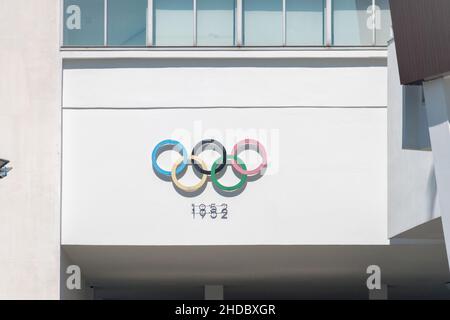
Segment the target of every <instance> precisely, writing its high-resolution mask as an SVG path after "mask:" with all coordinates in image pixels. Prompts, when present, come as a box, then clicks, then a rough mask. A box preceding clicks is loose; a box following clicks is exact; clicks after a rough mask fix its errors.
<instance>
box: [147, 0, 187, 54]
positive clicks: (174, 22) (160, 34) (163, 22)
mask: <svg viewBox="0 0 450 320" xmlns="http://www.w3.org/2000/svg"><path fill="white" fill-rule="evenodd" d="M193 9H194V7H193V0H153V10H154V13H153V19H154V20H153V37H154V44H155V45H156V46H192V45H193V44H194V22H193V21H194V14H193Z"/></svg>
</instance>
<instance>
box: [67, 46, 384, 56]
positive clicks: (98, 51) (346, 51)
mask: <svg viewBox="0 0 450 320" xmlns="http://www.w3.org/2000/svg"><path fill="white" fill-rule="evenodd" d="M61 56H62V58H63V59H279V58H284V59H316V58H328V59H336V58H338V59H342V58H351V59H353V58H362V59H386V58H387V49H386V47H340V48H336V47H333V48H326V47H317V48H302V49H299V48H276V49H274V48H219V49H217V48H206V49H205V48H170V49H168V48H142V49H136V48H133V49H129V48H67V47H63V48H61Z"/></svg>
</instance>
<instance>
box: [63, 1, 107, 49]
mask: <svg viewBox="0 0 450 320" xmlns="http://www.w3.org/2000/svg"><path fill="white" fill-rule="evenodd" d="M104 13H105V9H104V3H103V0H64V13H63V14H64V32H63V33H64V34H63V38H64V45H67V46H102V45H103V44H104V18H105V17H104Z"/></svg>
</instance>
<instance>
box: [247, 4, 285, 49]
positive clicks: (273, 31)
mask: <svg viewBox="0 0 450 320" xmlns="http://www.w3.org/2000/svg"><path fill="white" fill-rule="evenodd" d="M243 1H244V22H243V25H244V44H245V45H247V46H280V45H282V44H283V15H282V8H283V2H282V0H243Z"/></svg>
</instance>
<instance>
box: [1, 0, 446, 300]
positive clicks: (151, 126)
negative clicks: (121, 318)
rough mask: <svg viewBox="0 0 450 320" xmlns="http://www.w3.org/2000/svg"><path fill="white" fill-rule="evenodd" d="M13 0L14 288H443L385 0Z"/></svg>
mask: <svg viewBox="0 0 450 320" xmlns="http://www.w3.org/2000/svg"><path fill="white" fill-rule="evenodd" d="M2 4H3V5H4V7H5V8H6V9H7V10H8V11H10V12H12V15H11V14H10V15H9V16H8V17H6V16H5V17H4V18H5V19H10V20H7V21H10V23H11V25H14V26H18V27H19V26H20V27H21V28H22V29H21V30H22V32H21V33H20V34H23V38H22V40H21V41H19V39H18V36H17V35H15V36H14V37H12V36H10V35H8V33H7V32H6V31H0V32H1V34H0V36H1V39H2V40H3V42H4V43H5V49H6V50H2V55H3V57H4V58H3V59H1V62H0V63H1V64H2V69H3V70H5V75H4V76H3V77H2V81H3V79H13V81H5V82H3V83H4V84H3V85H2V86H1V87H0V90H1V98H0V99H1V100H0V101H1V105H2V106H1V108H2V109H1V113H0V116H1V119H2V120H1V122H2V125H1V126H0V137H6V138H1V142H0V143H1V149H0V151H1V152H2V153H1V154H0V157H2V158H7V159H9V160H11V166H12V167H13V170H12V171H11V172H10V173H9V175H8V177H6V178H5V179H2V180H1V181H0V199H1V200H0V202H1V203H2V208H1V209H0V212H1V217H2V219H3V220H4V221H6V222H7V223H2V229H1V234H2V238H3V240H4V241H2V244H1V245H0V249H1V252H2V254H1V256H2V262H1V269H2V273H3V274H10V275H12V276H10V277H8V278H7V279H5V281H2V284H1V285H0V295H1V297H4V298H43V299H49V298H50V299H92V298H94V299H110V298H123V299H124V298H149V299H161V298H194V299H195V298H196V299H202V298H204V297H205V293H206V292H208V290H210V289H211V288H214V289H217V290H216V292H218V294H217V296H218V297H224V298H225V299H240V298H256V299H258V298H362V299H364V298H368V297H371V296H375V295H374V294H373V292H370V291H369V290H368V288H367V285H366V280H367V277H368V276H369V275H370V274H368V273H367V268H368V267H369V266H373V265H375V266H379V267H380V270H381V281H382V284H383V286H382V289H380V290H379V291H377V292H376V293H379V292H380V291H382V292H383V293H382V296H384V297H386V296H388V297H389V298H416V297H435V298H448V297H449V293H448V291H447V289H446V286H445V282H446V280H447V278H448V265H447V256H446V253H445V243H444V241H443V238H442V228H441V225H440V219H439V217H440V214H439V207H438V206H437V205H436V201H437V200H436V199H437V196H438V195H437V194H438V193H437V188H436V183H435V178H434V175H433V161H432V155H431V152H430V151H429V150H430V148H429V137H428V136H427V130H426V129H427V126H426V122H425V125H424V124H423V123H422V122H421V121H422V118H421V115H420V112H422V109H421V108H422V107H423V106H421V105H420V103H421V100H420V94H421V89H420V87H417V88H416V87H401V86H400V84H399V81H398V71H397V69H396V68H397V67H396V59H395V50H394V48H393V46H392V44H391V45H389V48H388V40H389V39H390V38H391V28H390V15H389V3H388V1H387V0H374V1H373V0H326V1H325V0H324V1H322V0H133V1H122V0H64V1H47V0H45V1H42V2H41V3H40V5H37V4H35V3H34V2H32V1H25V2H23V3H22V2H21V3H20V4H18V3H15V2H13V1H3V2H2ZM1 11H2V12H3V11H4V10H1ZM23 12H27V14H24V13H23ZM22 14H23V16H22ZM24 16H26V17H27V18H25V17H24ZM2 17H3V14H2ZM28 17H29V19H28ZM21 19H22V20H21ZM2 20H3V19H2ZM36 25H39V28H38V29H37V30H36ZM406 104H417V108H410V109H408V110H413V111H408V112H406V111H405V110H406V109H405V105H406ZM414 110H417V111H414ZM414 112H417V113H416V114H413V113H414ZM421 126H424V128H425V129H424V130H422V131H423V134H420V132H422V131H420V130H421V129H420V128H421ZM417 132H419V133H417ZM418 135H419V136H418ZM211 139H212V140H214V141H216V142H217V143H218V145H219V148H218V149H217V148H216V150H210V149H208V148H207V150H204V151H203V152H202V150H200V151H199V150H198V149H196V148H195V147H196V145H197V144H198V143H201V142H202V141H203V142H204V145H208V146H211V144H210V143H208V141H211ZM167 140H170V141H171V143H172V146H173V144H174V141H176V142H177V143H179V144H177V146H178V147H177V148H178V149H177V150H169V149H170V148H164V147H163V148H161V150H155V147H156V146H157V145H158V144H159V143H160V142H163V141H166V143H167ZM242 141H244V143H241V142H242ZM245 141H246V142H247V144H245ZM249 141H251V142H249ZM254 141H257V142H258V143H259V145H258V146H257V147H255V145H252V142H254ZM239 143H241V144H239ZM236 144H238V146H237V147H235V146H236ZM181 145H182V146H183V148H184V149H183V148H182V147H181ZM222 146H223V149H224V150H225V152H226V155H228V156H229V159H228V158H227V159H228V161H227V163H226V165H225V166H224V170H223V172H222V173H220V174H219V171H220V169H218V168H220V163H221V162H220V157H221V156H223V155H224V154H223V153H222V151H223V149H222V148H221V147H222ZM262 146H263V147H262ZM193 149H194V150H193ZM235 149H236V150H235ZM263 150H264V151H263ZM218 151H219V152H218ZM192 152H194V153H195V155H196V156H198V157H199V158H200V159H201V160H198V159H197V158H196V159H197V163H198V162H201V161H204V162H205V164H204V165H205V167H203V169H204V170H206V171H208V172H209V173H202V172H201V171H199V169H198V168H196V167H194V166H193V165H192V164H191V162H190V155H191V153H192ZM180 153H181V156H180ZM233 154H236V155H239V159H242V161H243V163H244V165H245V168H244V167H243V166H242V164H240V162H239V161H238V162H237V166H235V167H239V165H240V168H241V169H242V170H244V171H245V172H244V173H242V172H238V171H237V169H236V168H235V167H233V165H232V164H233V161H234V160H233ZM183 156H184V157H185V158H183ZM186 159H188V161H187V165H186V169H185V173H184V175H183V173H181V172H178V171H177V170H178V168H180V167H182V166H184V162H183V160H186ZM194 160H195V159H194ZM215 161H216V166H215V169H214V168H212V166H213V163H214V162H215ZM176 163H178V166H177V165H176ZM200 164H201V165H203V164H202V163H200ZM264 164H266V165H264ZM217 165H219V167H218V166H217ZM258 168H260V169H261V170H257V169H258ZM233 169H234V170H233ZM180 171H181V170H180ZM211 171H214V172H216V173H217V175H215V174H214V173H212V172H211ZM256 171H257V172H256ZM255 172H256V173H255ZM174 173H175V176H174ZM199 183H200V184H201V185H200V184H199ZM192 186H198V188H197V187H192ZM233 186H236V187H235V188H234V187H233ZM230 189H233V190H230ZM71 265H76V266H79V267H80V270H81V274H82V279H83V281H82V289H81V290H69V289H68V288H67V286H66V280H67V278H68V277H69V275H70V274H68V273H66V271H67V267H68V266H71ZM33 270H34V271H33ZM25 274H26V276H24V275H25ZM269 288H270V290H268V289H269ZM206 296H207V294H206Z"/></svg>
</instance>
